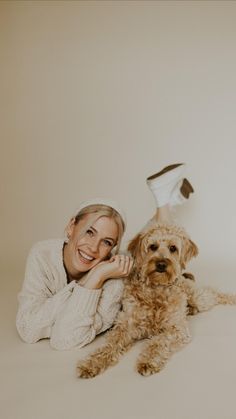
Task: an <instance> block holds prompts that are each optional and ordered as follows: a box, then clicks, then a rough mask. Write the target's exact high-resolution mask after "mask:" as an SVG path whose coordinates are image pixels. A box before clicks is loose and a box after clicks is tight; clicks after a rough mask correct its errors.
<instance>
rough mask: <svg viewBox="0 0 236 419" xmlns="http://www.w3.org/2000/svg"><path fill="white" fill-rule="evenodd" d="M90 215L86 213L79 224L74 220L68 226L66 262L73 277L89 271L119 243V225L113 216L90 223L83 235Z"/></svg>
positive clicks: (103, 217) (102, 217)
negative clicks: (82, 232)
mask: <svg viewBox="0 0 236 419" xmlns="http://www.w3.org/2000/svg"><path fill="white" fill-rule="evenodd" d="M89 217H90V214H87V215H85V216H84V217H83V218H82V219H81V220H80V221H79V222H78V223H77V224H74V221H73V220H72V221H71V222H70V224H69V226H68V228H67V233H68V237H69V241H68V243H67V244H66V246H65V252H64V263H65V265H66V268H67V271H68V273H69V275H71V276H72V277H76V276H77V275H78V276H79V274H80V273H83V272H87V271H89V270H90V269H92V268H93V267H94V266H96V265H97V264H98V263H99V262H101V261H103V260H104V259H106V258H107V257H108V256H109V255H110V252H111V250H112V249H113V247H114V246H115V245H116V243H117V239H118V226H117V224H116V222H115V221H114V219H113V218H109V217H106V216H101V217H100V218H98V219H97V220H96V221H95V222H93V224H92V225H89V227H88V228H87V230H86V231H85V233H84V234H83V235H82V236H81V231H83V230H82V229H83V228H84V227H85V226H86V225H87V224H88V220H89Z"/></svg>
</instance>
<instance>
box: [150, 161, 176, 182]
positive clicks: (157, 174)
mask: <svg viewBox="0 0 236 419" xmlns="http://www.w3.org/2000/svg"><path fill="white" fill-rule="evenodd" d="M183 165H184V163H177V164H171V165H170V166H166V167H164V169H162V170H161V171H160V172H157V173H155V174H154V175H151V176H149V177H148V178H147V181H149V180H153V179H156V178H157V177H159V176H162V175H164V174H165V173H167V172H170V171H171V170H173V169H176V168H177V167H179V166H183Z"/></svg>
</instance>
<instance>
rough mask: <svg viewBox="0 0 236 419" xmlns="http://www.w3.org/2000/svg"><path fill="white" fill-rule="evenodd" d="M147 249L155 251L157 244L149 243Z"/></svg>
mask: <svg viewBox="0 0 236 419" xmlns="http://www.w3.org/2000/svg"><path fill="white" fill-rule="evenodd" d="M149 249H150V250H151V251H152V252H155V251H156V250H157V249H158V246H157V244H154V243H153V244H150V246H149Z"/></svg>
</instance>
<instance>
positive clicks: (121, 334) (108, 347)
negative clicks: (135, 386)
mask: <svg viewBox="0 0 236 419" xmlns="http://www.w3.org/2000/svg"><path fill="white" fill-rule="evenodd" d="M133 341H134V340H133V339H132V337H131V336H130V334H129V331H128V324H117V325H116V326H115V327H114V328H113V329H112V330H111V331H109V332H108V333H107V341H106V344H105V345H104V346H103V347H101V348H100V349H98V350H97V351H95V352H94V353H93V354H92V355H91V356H89V357H88V358H87V359H85V360H82V361H79V362H78V364H77V375H78V377H81V378H92V377H95V376H96V375H98V374H100V373H101V372H103V371H105V370H106V369H107V368H108V367H109V366H111V365H115V364H117V363H118V361H119V357H120V356H121V355H122V354H123V353H125V352H126V351H128V349H129V348H130V347H131V345H132V342H133Z"/></svg>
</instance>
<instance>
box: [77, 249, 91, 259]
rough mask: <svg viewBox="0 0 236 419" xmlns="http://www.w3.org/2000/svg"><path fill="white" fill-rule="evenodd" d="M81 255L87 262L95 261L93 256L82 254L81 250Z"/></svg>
mask: <svg viewBox="0 0 236 419" xmlns="http://www.w3.org/2000/svg"><path fill="white" fill-rule="evenodd" d="M79 253H80V255H81V256H82V257H83V258H84V259H86V260H93V259H94V258H93V257H92V256H89V255H86V253H84V252H81V250H79Z"/></svg>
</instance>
